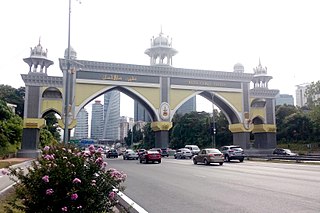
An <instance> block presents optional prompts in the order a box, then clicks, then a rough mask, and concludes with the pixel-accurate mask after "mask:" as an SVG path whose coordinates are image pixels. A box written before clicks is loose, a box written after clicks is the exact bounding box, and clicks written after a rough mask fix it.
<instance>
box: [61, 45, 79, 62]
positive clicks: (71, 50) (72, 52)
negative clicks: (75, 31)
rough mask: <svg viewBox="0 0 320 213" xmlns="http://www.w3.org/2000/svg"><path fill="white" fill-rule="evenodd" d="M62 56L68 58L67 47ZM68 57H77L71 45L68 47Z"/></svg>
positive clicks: (74, 58) (72, 58) (73, 58)
mask: <svg viewBox="0 0 320 213" xmlns="http://www.w3.org/2000/svg"><path fill="white" fill-rule="evenodd" d="M64 58H65V59H68V48H67V49H66V50H65V51H64ZM70 59H71V60H76V59H77V52H76V51H75V50H74V49H73V48H72V47H70Z"/></svg>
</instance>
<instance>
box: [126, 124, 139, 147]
mask: <svg viewBox="0 0 320 213" xmlns="http://www.w3.org/2000/svg"><path fill="white" fill-rule="evenodd" d="M132 132H133V133H132ZM142 140H143V133H142V130H141V129H140V128H138V125H136V124H135V125H134V126H133V131H131V129H130V130H129V131H128V137H125V138H124V141H125V143H126V144H127V146H128V147H130V146H131V145H132V144H134V143H140V142H141V141H142Z"/></svg>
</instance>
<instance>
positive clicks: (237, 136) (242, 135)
mask: <svg viewBox="0 0 320 213" xmlns="http://www.w3.org/2000/svg"><path fill="white" fill-rule="evenodd" d="M232 135H233V144H234V145H239V146H240V147H242V148H243V149H250V132H235V133H233V134H232Z"/></svg>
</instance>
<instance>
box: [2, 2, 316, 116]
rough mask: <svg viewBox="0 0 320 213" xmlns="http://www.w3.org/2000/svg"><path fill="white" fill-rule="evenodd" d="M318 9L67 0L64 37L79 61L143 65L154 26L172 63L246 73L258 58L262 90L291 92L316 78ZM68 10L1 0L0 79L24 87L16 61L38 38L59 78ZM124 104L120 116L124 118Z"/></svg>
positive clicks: (22, 67) (62, 5)
mask: <svg viewBox="0 0 320 213" xmlns="http://www.w3.org/2000/svg"><path fill="white" fill-rule="evenodd" d="M319 7H320V1H319V0H281V1H279V0H241V1H239V0H223V1H222V0H197V1H195V0H183V1H182V0H162V1H154V0H135V1H133V0H81V4H80V3H79V1H77V0H71V25H70V26H71V31H70V40H71V46H72V47H73V48H74V49H75V50H76V52H77V54H78V55H77V57H78V59H79V60H92V61H103V62H115V63H128V64H140V65H149V63H150V61H149V57H148V56H147V55H146V54H144V51H145V50H146V49H147V48H149V47H150V39H151V38H152V36H155V37H156V36H158V35H159V33H160V31H161V28H162V32H163V33H164V34H165V35H169V36H170V37H172V45H173V48H175V49H176V50H177V51H178V54H177V55H176V56H174V57H173V66H174V67H179V68H189V69H192V68H194V69H205V70H215V71H230V72H231V71H233V66H234V64H236V63H242V64H243V65H244V69H245V72H246V73H252V72H253V68H255V67H257V66H258V64H259V59H260V60H261V64H262V66H264V67H267V68H268V75H271V76H272V77H273V79H272V80H271V81H270V83H269V88H270V89H279V90H280V93H281V94H290V95H293V96H295V88H296V85H298V84H303V83H310V82H313V81H318V80H320V79H319V73H318V72H319V67H318V66H319V59H320V27H319V20H320V13H319ZM68 15H69V1H68V0H28V1H25V0H10V1H2V2H1V7H0V20H1V22H0V23H1V36H0V48H1V49H0V54H1V57H0V72H1V77H0V84H7V85H11V86H12V87H15V88H18V87H20V86H24V83H23V81H22V79H21V76H20V74H27V73H28V70H29V68H28V65H27V64H26V63H25V62H23V58H27V57H29V56H30V47H34V46H36V45H37V44H38V43H39V38H40V40H41V45H42V46H43V47H44V48H47V49H48V59H50V60H52V61H54V64H53V65H52V66H50V67H49V69H48V74H49V75H53V76H62V72H61V70H60V69H59V62H58V59H59V58H63V57H64V50H65V49H66V48H67V45H68ZM121 101H124V102H128V103H129V102H130V104H131V103H132V100H131V99H127V98H126V97H124V96H123V97H122V99H121ZM200 101H201V100H200ZM208 103H209V102H208ZM127 106H128V104H122V107H121V115H127V116H131V117H132V116H133V105H132V107H131V109H129V108H128V107H127ZM206 106H209V108H210V107H211V105H210V104H209V105H208V104H206ZM197 110H198V109H197ZM198 111H202V110H201V109H199V110H198ZM205 111H206V110H205Z"/></svg>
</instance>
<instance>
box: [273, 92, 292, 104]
mask: <svg viewBox="0 0 320 213" xmlns="http://www.w3.org/2000/svg"><path fill="white" fill-rule="evenodd" d="M285 104H286V105H292V106H294V100H293V96H292V95H288V94H278V95H277V96H276V105H285Z"/></svg>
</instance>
